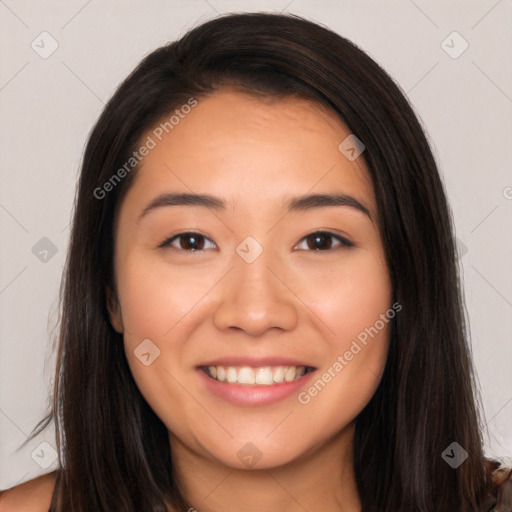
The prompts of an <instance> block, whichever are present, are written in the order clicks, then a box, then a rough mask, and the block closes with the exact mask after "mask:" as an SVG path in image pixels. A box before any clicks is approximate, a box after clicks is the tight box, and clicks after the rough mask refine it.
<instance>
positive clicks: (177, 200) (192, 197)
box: [137, 193, 373, 222]
mask: <svg viewBox="0 0 512 512" xmlns="http://www.w3.org/2000/svg"><path fill="white" fill-rule="evenodd" d="M168 206H201V207H204V208H208V209H212V210H215V211H224V210H225V209H226V206H227V205H226V202H225V201H224V200H223V199H221V198H220V197H216V196H212V195H209V194H189V193H169V194H162V195H160V196H158V197H156V198H155V199H153V200H152V201H151V202H150V203H149V204H148V205H147V206H146V207H145V208H144V209H143V210H142V212H141V213H140V215H139V217H138V219H137V222H140V221H141V220H142V218H143V217H145V216H146V215H147V214H148V213H149V212H151V211H154V210H157V209H159V208H163V207H168ZM327 206H345V207H349V208H353V209H355V210H357V211H360V212H362V213H364V214H365V215H366V216H367V217H368V218H369V219H370V220H371V221H372V222H373V219H372V215H371V213H370V210H369V209H368V208H367V207H366V206H365V205H363V204H362V203H361V202H360V201H358V200H357V199H356V198H355V197H352V196H349V195H346V194H309V195H304V196H297V197H292V198H289V199H288V201H287V202H286V203H285V208H286V209H287V212H294V211H307V210H311V209H314V208H323V207H327Z"/></svg>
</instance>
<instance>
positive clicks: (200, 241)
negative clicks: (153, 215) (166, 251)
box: [158, 232, 217, 252]
mask: <svg viewBox="0 0 512 512" xmlns="http://www.w3.org/2000/svg"><path fill="white" fill-rule="evenodd" d="M205 240H209V241H210V242H211V243H212V244H213V248H215V247H217V246H216V245H215V242H213V241H212V240H210V239H209V238H207V237H205V236H204V235H201V234H200V233H194V232H187V233H179V234H177V235H174V236H172V237H171V238H168V239H167V240H164V241H163V242H162V243H161V244H160V245H159V246H158V247H159V248H162V247H173V248H174V249H177V250H183V251H187V252H196V251H202V250H203V249H204V248H205V247H204V246H205ZM176 241H178V247H176V245H175V242H176Z"/></svg>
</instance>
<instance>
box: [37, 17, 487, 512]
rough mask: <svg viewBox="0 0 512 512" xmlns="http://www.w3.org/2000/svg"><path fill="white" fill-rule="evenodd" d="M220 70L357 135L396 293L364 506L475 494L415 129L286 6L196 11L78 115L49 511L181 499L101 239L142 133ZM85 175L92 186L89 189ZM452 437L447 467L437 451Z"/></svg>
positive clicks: (445, 250) (218, 79)
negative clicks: (316, 110) (116, 311)
mask: <svg viewBox="0 0 512 512" xmlns="http://www.w3.org/2000/svg"><path fill="white" fill-rule="evenodd" d="M226 85H229V86H234V87H238V88H240V89H241V90H244V91H247V92H251V93H256V94H257V93H259V94H263V95H267V96H273V97H276V98H281V97H287V96H297V97H302V98H307V99H309V100H313V101H316V102H318V103H322V104H323V105H326V106H328V107H329V108H330V109H332V110H333V111H334V112H335V113H336V114H337V115H338V116H339V118H340V119H341V120H342V121H343V122H344V123H345V124H346V126H347V127H348V128H349V129H350V131H351V132H352V133H353V134H355V135H356V137H357V138H358V139H360V140H361V141H362V142H363V143H364V145H365V152H364V155H363V156H364V159H365V162H366V165H367V168H368V171H369V174H370V177H371V180H372V182H373V188H374V191H375V196H376V201H377V208H378V217H379V222H380V225H379V229H380V233H381V237H382V240H383V244H384V250H385V255H386V259H387V263H388V268H389V271H390V277H391V282H392V287H393V295H394V299H395V300H397V301H398V302H399V303H400V304H401V305H402V307H403V310H402V312H401V313H400V315H397V316H396V317H395V318H394V319H393V322H392V324H391V326H392V328H391V331H390V349H389V355H388V360H387V364H386V368H385V371H384V375H383V378H382V380H381V383H380V385H379V387H378V389H377V391H376V393H375V395H374V396H373V398H372V399H371V401H370V403H369V404H368V405H367V407H366V408H365V409H364V410H363V411H362V412H361V414H360V415H359V416H358V418H357V420H356V434H355V439H354V460H355V472H356V479H357V486H358V491H359V495H360V499H361V502H362V507H363V510H364V511H365V512H377V511H379V512H412V511H427V510H428V511H434V510H435V511H447V510H450V511H452V512H455V511H459V512H470V511H475V512H476V511H478V512H481V511H483V510H488V508H489V506H490V504H491V502H490V501H489V500H490V492H491V487H490V485H491V484H490V482H489V479H488V478H487V475H486V473H485V468H484V456H483V451H482V439H481V432H482V429H481V421H480V420H479V414H478V410H479V409H478V408H477V406H476V399H475V397H476V392H475V388H476V387H475V381H474V375H473V370H472V366H471V359H470V354H469V348H468V341H467V336H468V333H467V328H466V326H465V320H464V313H463V302H462V294H461V290H460V287H459V276H458V266H457V254H456V247H455V244H454V235H453V223H452V218H451V213H450V210H449V207H448V204H447V200H446V195H445V192H444V189H443V185H442V182H441V180H440V176H439V173H438V170H437V167H436V163H435V161H434V158H433V156H432V153H431V150H430V148H429V144H428V142H427V139H426V136H425V134H424V132H423V130H422V128H421V126H420V123H419V122H418V120H417V118H416V116H415V114H414V112H413V109H412V108H411V106H410V105H409V103H408V102H407V100H406V98H405V96H404V95H403V93H402V92H401V91H400V88H399V87H398V86H397V85H396V84H395V83H394V82H393V80H392V79H391V78H390V77H389V76H388V74H387V73H386V72H385V71H384V70H383V69H382V68H381V67H380V66H379V65H378V64H377V63H376V62H375V61H373V60H372V59H371V58H370V57H369V56H368V55H366V54H365V53H364V52H363V51H362V50H361V49H359V48H358V47H357V46H356V45H354V44H353V43H351V42H350V41H348V40H347V39H345V38H343V37H341V36H340V35H338V34H336V33H334V32H332V31H331V30H329V29H327V28H324V27H322V26H320V25H318V24H315V23H312V22H310V21H308V20H305V19H303V18H300V17H298V16H294V15H280V14H279V15H278V14H264V13H253V14H234V15H225V16H221V17H219V18H216V19H214V20H211V21H208V22H206V23H204V24H202V25H200V26H197V27H196V28H194V29H192V30H191V31H189V32H188V33H187V34H185V35H184V36H183V37H182V38H181V39H180V40H178V41H176V42H173V43H170V44H168V45H165V46H163V47H161V48H159V49H157V50H156V51H154V52H152V53H151V54H149V55H148V56H147V57H145V58H144V59H143V60H142V62H141V63H140V64H139V65H138V67H137V68H136V69H135V70H134V71H133V72H132V73H131V74H130V76H128V78H126V80H125V81H124V82H123V83H122V84H121V85H120V86H119V88H118V89H117V91H116V92H115V94H114V96H113V97H112V98H111V100H110V101H109V102H108V104H107V106H106V108H105V109H104V111H103V113H102V114H101V116H100V118H99V120H98V121H97V123H96V125H95V126H94V128H93V130H92V132H91V134H90V137H89V140H88V144H87V147H86V150H85V154H84V158H83V165H82V169H81V174H80V179H79V183H78V189H77V197H76V202H75V210H74V221H73V224H72V231H71V238H70V245H69V252H68V258H67V262H66V268H65V273H64V275H63V282H62V288H61V324H60V338H59V345H58V360H57V368H56V375H55V389H54V402H53V407H52V410H51V411H50V412H49V414H48V415H47V416H46V417H45V418H44V419H43V420H42V421H41V422H40V423H39V425H38V427H39V430H38V431H36V433H35V434H33V435H36V434H37V433H39V431H40V430H42V428H45V427H46V425H47V424H48V423H49V422H50V421H51V420H52V419H54V420H55V422H56V430H57V443H58V451H59V456H60V459H59V460H60V466H61V468H60V470H59V473H58V481H57V485H56V488H55V493H54V501H53V504H52V507H51V510H52V511H54V512H64V511H66V512H84V511H93V510H94V511H95V512H96V511H107V510H108V511H120V510H123V511H133V512H135V511H140V510H144V511H153V512H157V511H164V510H166V508H165V502H166V501H167V502H168V503H172V504H173V505H174V506H175V507H176V509H177V510H187V508H188V504H187V503H185V500H184V499H183V498H182V496H181V494H180V491H179V488H178V485H177V483H176V481H175V478H174V476H173V471H172V454H171V452H170V448H169V442H168V437H167V430H166V427H165V425H164V424H163V423H162V422H161V420H160V419H159V418H158V417H157V416H156V415H155V413H154V412H153V411H152V410H151V409H150V407H149V406H148V404H147V403H146V401H145V400H144V398H143V397H142V395H141V393H140V392H139V390H138V388H137V386H136V384H135V382H134V380H133V378H132V375H131V372H130V370H129V367H128V363H127V361H126V357H125V354H124V350H123V338H122V336H121V335H119V334H118V333H116V331H115V330H114V329H113V328H112V326H111V324H110V321H109V316H108V313H107V308H106V303H107V290H111V291H112V294H113V300H116V297H115V282H114V272H113V249H114V248H113V240H114V236H113V235H114V229H115V219H116V214H117V212H118V211H119V204H120V202H121V200H122V198H123V197H124V195H125V194H126V191H127V190H128V189H129V187H130V184H131V183H132V181H133V177H134V175H135V173H136V172H137V169H136V167H135V168H134V169H133V170H132V171H131V172H130V173H128V174H127V175H126V177H124V178H123V179H122V180H120V181H119V183H116V185H115V187H112V190H109V192H108V193H107V194H104V197H103V195H102V197H101V198H98V196H99V194H98V189H99V188H101V187H102V186H103V185H104V183H106V182H107V181H108V180H109V179H110V178H111V177H112V175H113V174H114V173H115V172H116V170H117V169H119V168H121V167H122V166H123V164H125V163H126V162H127V161H128V160H129V158H130V156H131V155H132V154H133V151H134V150H135V149H136V148H137V147H138V146H139V145H140V143H141V137H142V134H143V133H145V132H146V131H147V130H148V129H150V128H153V127H154V126H155V125H156V124H157V123H158V122H159V121H161V119H162V118H164V117H165V116H169V114H170V113H171V112H172V111H173V110H174V109H176V108H178V107H179V106H180V105H183V104H186V103H187V101H188V100H189V99H190V98H201V97H204V96H206V95H210V94H212V93H214V92H215V91H216V90H219V89H220V88H222V87H224V86H226ZM95 192H96V193H95ZM453 442H457V443H458V444H459V445H460V446H461V447H462V448H463V449H464V450H465V451H466V452H467V454H468V456H467V459H466V460H465V461H464V462H463V463H462V464H461V465H460V466H459V467H458V468H457V469H453V468H452V467H450V465H448V464H447V463H446V462H445V460H443V458H442V453H443V451H444V450H445V449H446V448H447V447H449V445H450V444H451V443H453Z"/></svg>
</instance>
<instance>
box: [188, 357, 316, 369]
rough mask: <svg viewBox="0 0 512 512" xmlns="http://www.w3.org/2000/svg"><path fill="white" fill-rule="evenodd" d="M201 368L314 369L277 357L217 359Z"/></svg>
mask: <svg viewBox="0 0 512 512" xmlns="http://www.w3.org/2000/svg"><path fill="white" fill-rule="evenodd" d="M202 366H251V367H253V368H258V367H261V366H297V367H299V366H305V367H307V368H314V366H312V365H310V364H307V363H304V362H303V361H298V360H297V359H291V358H289V357H277V356H276V357H259V358H255V357H242V356H229V357H219V358H217V359H213V360H211V361H208V362H205V363H202V364H199V365H198V367H199V368H200V367H202Z"/></svg>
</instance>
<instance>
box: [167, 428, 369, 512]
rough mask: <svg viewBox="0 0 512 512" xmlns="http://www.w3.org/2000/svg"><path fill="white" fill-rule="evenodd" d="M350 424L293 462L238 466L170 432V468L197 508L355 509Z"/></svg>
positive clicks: (249, 511) (215, 511) (228, 511)
mask: <svg viewBox="0 0 512 512" xmlns="http://www.w3.org/2000/svg"><path fill="white" fill-rule="evenodd" d="M353 434H354V426H353V425H350V426H349V427H347V428H346V429H345V430H343V431H342V432H340V433H339V434H338V435H337V436H336V437H335V438H333V439H331V440H330V441H329V443H327V444H324V445H322V446H315V447H313V448H312V449H311V450H309V452H308V453H306V454H303V455H302V456H301V457H299V458H297V459H295V460H294V461H292V462H289V463H287V464H283V465H281V466H277V467H272V468H268V469H259V470H258V469H253V470H240V469H238V468H232V467H227V466H225V465H223V464H222V463H219V461H217V460H212V459H211V458H206V457H203V456H201V455H200V454H198V453H196V452H193V451H191V450H190V449H189V448H188V447H186V446H185V445H184V444H182V443H181V442H180V441H179V440H178V439H177V438H176V437H174V436H173V435H172V434H170V436H169V439H170V445H171V451H172V460H173V466H174V467H173V472H174V475H175V477H176V478H177V480H178V482H179V483H180V487H181V489H182V493H183V495H184V496H185V498H186V499H187V501H188V502H189V503H190V504H191V506H192V507H193V508H194V509H197V511H198V512H219V511H222V512H235V511H236V512H238V511H239V510H240V509H241V506H242V505H243V507H242V509H243V510H244V511H246V512H261V510H265V511H267V512H278V511H279V512H304V510H318V508H319V506H320V505H321V508H322V512H360V511H361V504H360V501H359V497H358V492H357V487H356V481H355V475H354V467H353V458H352V443H353Z"/></svg>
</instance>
